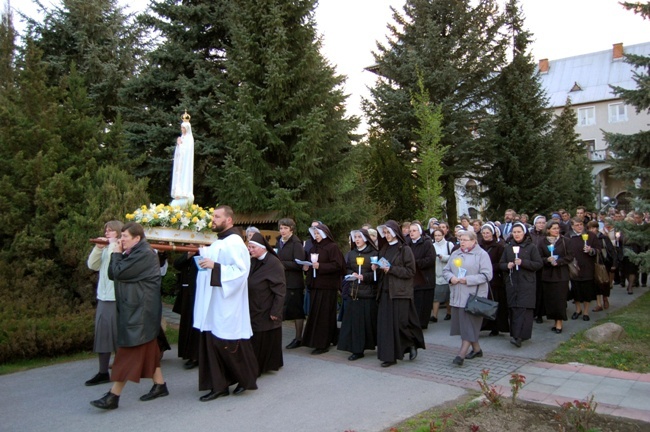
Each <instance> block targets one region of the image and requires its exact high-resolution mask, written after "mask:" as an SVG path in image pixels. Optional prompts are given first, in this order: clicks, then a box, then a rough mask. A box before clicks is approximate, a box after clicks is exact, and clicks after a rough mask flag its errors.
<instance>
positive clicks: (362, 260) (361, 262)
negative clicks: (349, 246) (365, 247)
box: [357, 256, 364, 283]
mask: <svg viewBox="0 0 650 432" xmlns="http://www.w3.org/2000/svg"><path fill="white" fill-rule="evenodd" d="M363 262H364V259H363V257H362V256H358V257H357V265H358V266H359V276H361V266H362V265H363ZM358 282H359V283H361V279H358Z"/></svg>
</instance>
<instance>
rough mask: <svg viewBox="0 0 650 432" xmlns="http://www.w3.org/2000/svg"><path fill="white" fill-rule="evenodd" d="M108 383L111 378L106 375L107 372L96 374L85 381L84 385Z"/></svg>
mask: <svg viewBox="0 0 650 432" xmlns="http://www.w3.org/2000/svg"><path fill="white" fill-rule="evenodd" d="M109 382H111V376H110V375H109V374H108V372H106V373H101V372H98V373H97V375H95V376H94V377H92V378H91V379H89V380H88V381H86V385H87V386H94V385H97V384H106V383H109Z"/></svg>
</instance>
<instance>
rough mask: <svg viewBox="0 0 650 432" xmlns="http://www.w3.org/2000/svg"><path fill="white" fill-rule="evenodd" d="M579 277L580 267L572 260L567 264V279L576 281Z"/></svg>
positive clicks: (576, 261)
mask: <svg viewBox="0 0 650 432" xmlns="http://www.w3.org/2000/svg"><path fill="white" fill-rule="evenodd" d="M579 275H580V266H578V260H577V259H575V258H573V261H571V262H570V263H569V278H570V279H578V276H579Z"/></svg>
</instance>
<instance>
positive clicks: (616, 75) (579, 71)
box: [540, 42, 650, 108]
mask: <svg viewBox="0 0 650 432" xmlns="http://www.w3.org/2000/svg"><path fill="white" fill-rule="evenodd" d="M624 52H625V54H637V55H643V56H649V55H650V42H644V43H641V44H636V45H630V46H626V47H624ZM633 76H634V75H633V68H632V66H631V65H629V64H628V63H626V62H625V59H624V58H621V59H615V60H612V50H611V49H610V50H606V51H598V52H594V53H589V54H582V55H579V56H575V57H567V58H564V59H560V60H551V61H549V70H548V72H547V73H541V74H540V80H541V83H542V87H543V88H544V89H545V90H546V95H547V96H548V98H549V103H548V106H549V107H552V108H557V107H563V106H564V105H565V104H566V99H567V97H571V103H572V104H573V105H583V104H588V103H595V102H599V101H606V100H612V99H618V96H616V95H614V93H613V92H612V89H611V88H610V85H614V86H619V87H623V88H626V89H634V88H636V83H635V82H634V81H633V80H632V78H633ZM576 84H577V85H578V87H579V88H580V89H581V90H578V91H573V92H572V91H571V89H572V88H574V86H575V85H576Z"/></svg>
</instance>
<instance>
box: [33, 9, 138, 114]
mask: <svg viewBox="0 0 650 432" xmlns="http://www.w3.org/2000/svg"><path fill="white" fill-rule="evenodd" d="M34 1H35V3H36V4H37V5H38V6H39V8H40V12H41V13H43V14H44V18H43V21H42V22H41V21H37V20H35V19H29V20H28V34H29V35H30V38H33V39H34V40H35V41H36V44H37V46H38V48H39V49H40V50H41V51H42V52H43V60H44V61H45V62H46V63H47V65H48V68H47V77H48V81H47V83H48V85H58V83H59V80H60V79H61V78H62V77H64V76H66V75H67V74H68V73H69V72H70V69H71V67H72V65H73V64H74V65H76V67H77V70H78V72H79V74H80V76H82V77H83V78H84V85H85V86H86V87H87V88H88V97H89V99H90V100H91V101H92V106H93V110H92V112H93V113H94V114H99V115H101V116H102V119H103V120H105V121H107V122H109V123H110V122H113V121H114V120H115V119H116V117H117V108H118V107H119V106H120V105H121V102H120V100H119V92H120V90H121V88H122V87H124V84H125V82H126V81H127V80H128V79H129V78H130V77H132V76H133V74H134V73H135V71H136V68H137V67H138V65H139V61H140V59H141V57H142V53H143V47H142V44H141V42H140V40H141V37H142V34H141V28H140V27H139V26H138V25H137V23H135V22H134V20H133V17H132V16H130V15H126V14H125V13H124V9H123V8H121V7H118V5H117V0H63V1H62V2H61V5H60V6H51V7H49V8H48V7H46V6H44V5H43V3H41V1H39V0H34Z"/></svg>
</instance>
